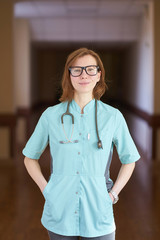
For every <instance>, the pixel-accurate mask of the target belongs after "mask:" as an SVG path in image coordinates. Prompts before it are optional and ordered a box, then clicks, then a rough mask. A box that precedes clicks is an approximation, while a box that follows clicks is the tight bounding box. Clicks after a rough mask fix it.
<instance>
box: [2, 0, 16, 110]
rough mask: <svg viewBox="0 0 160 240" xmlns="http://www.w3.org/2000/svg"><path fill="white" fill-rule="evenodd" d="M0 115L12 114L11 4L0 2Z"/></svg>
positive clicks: (7, 0) (9, 2)
mask: <svg viewBox="0 0 160 240" xmlns="http://www.w3.org/2000/svg"><path fill="white" fill-rule="evenodd" d="M0 76H1V79H0V81H1V87H0V113H11V112H14V99H13V4H12V1H9V0H6V1H0Z"/></svg>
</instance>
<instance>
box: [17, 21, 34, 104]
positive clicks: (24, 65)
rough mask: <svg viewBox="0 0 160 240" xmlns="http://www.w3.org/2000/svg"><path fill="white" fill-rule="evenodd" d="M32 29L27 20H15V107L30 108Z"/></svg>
mask: <svg viewBox="0 0 160 240" xmlns="http://www.w3.org/2000/svg"><path fill="white" fill-rule="evenodd" d="M30 64H31V62H30V28H29V23H28V20H27V19H15V20H14V96H15V106H16V108H17V107H30V104H31V93H30V84H31V83H30Z"/></svg>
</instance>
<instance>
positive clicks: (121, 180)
mask: <svg viewBox="0 0 160 240" xmlns="http://www.w3.org/2000/svg"><path fill="white" fill-rule="evenodd" d="M134 168H135V163H134V162H133V163H129V164H122V166H121V168H120V171H119V173H118V177H117V179H116V181H115V183H114V185H113V187H112V191H114V192H115V193H116V194H117V195H118V194H119V193H120V191H121V190H122V189H123V188H124V186H125V185H126V183H127V182H128V180H129V179H130V177H131V175H132V173H133V170H134ZM110 196H111V194H110Z"/></svg>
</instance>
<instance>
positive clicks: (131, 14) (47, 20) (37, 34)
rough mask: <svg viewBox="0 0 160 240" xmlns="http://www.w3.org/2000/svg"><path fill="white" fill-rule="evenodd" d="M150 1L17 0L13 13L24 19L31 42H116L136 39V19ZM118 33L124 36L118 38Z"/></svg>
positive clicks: (137, 21)
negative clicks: (28, 29)
mask: <svg viewBox="0 0 160 240" xmlns="http://www.w3.org/2000/svg"><path fill="white" fill-rule="evenodd" d="M150 2H151V0H77V1H76V0H50V1H47V0H46V1H42V0H39V1H37V0H32V1H26V0H21V1H18V0H17V1H15V4H14V16H15V18H26V19H28V21H29V24H30V28H31V36H32V39H33V40H35V41H49V42H51V41H59V40H60V39H61V40H64V41H69V39H70V40H71V39H72V40H78V39H79V40H80V41H81V40H84V41H87V39H88V40H89V41H90V40H91V39H93V38H95V40H96V41H98V39H99V40H100V41H102V40H103V41H105V39H106V41H114V39H115V41H116V40H118V36H120V37H121V40H126V41H127V39H128V40H136V39H137V38H138V34H139V23H140V19H141V17H142V16H143V15H144V14H145V12H146V11H147V9H148V4H149V3H150ZM93 24H94V25H93ZM94 26H95V27H94ZM102 26H103V27H102ZM100 28H101V32H100V30H99V29H100ZM79 29H80V30H79ZM122 33H123V35H124V36H125V37H124V36H123V37H122ZM71 36H72V37H71ZM86 36H88V37H86ZM97 36H98V38H97ZM100 36H102V37H100ZM76 37H77V38H76ZM81 37H82V39H81ZM108 37H109V39H108Z"/></svg>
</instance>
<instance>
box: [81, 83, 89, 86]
mask: <svg viewBox="0 0 160 240" xmlns="http://www.w3.org/2000/svg"><path fill="white" fill-rule="evenodd" d="M79 84H80V85H82V86H85V85H88V84H89V82H80V83H79Z"/></svg>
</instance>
